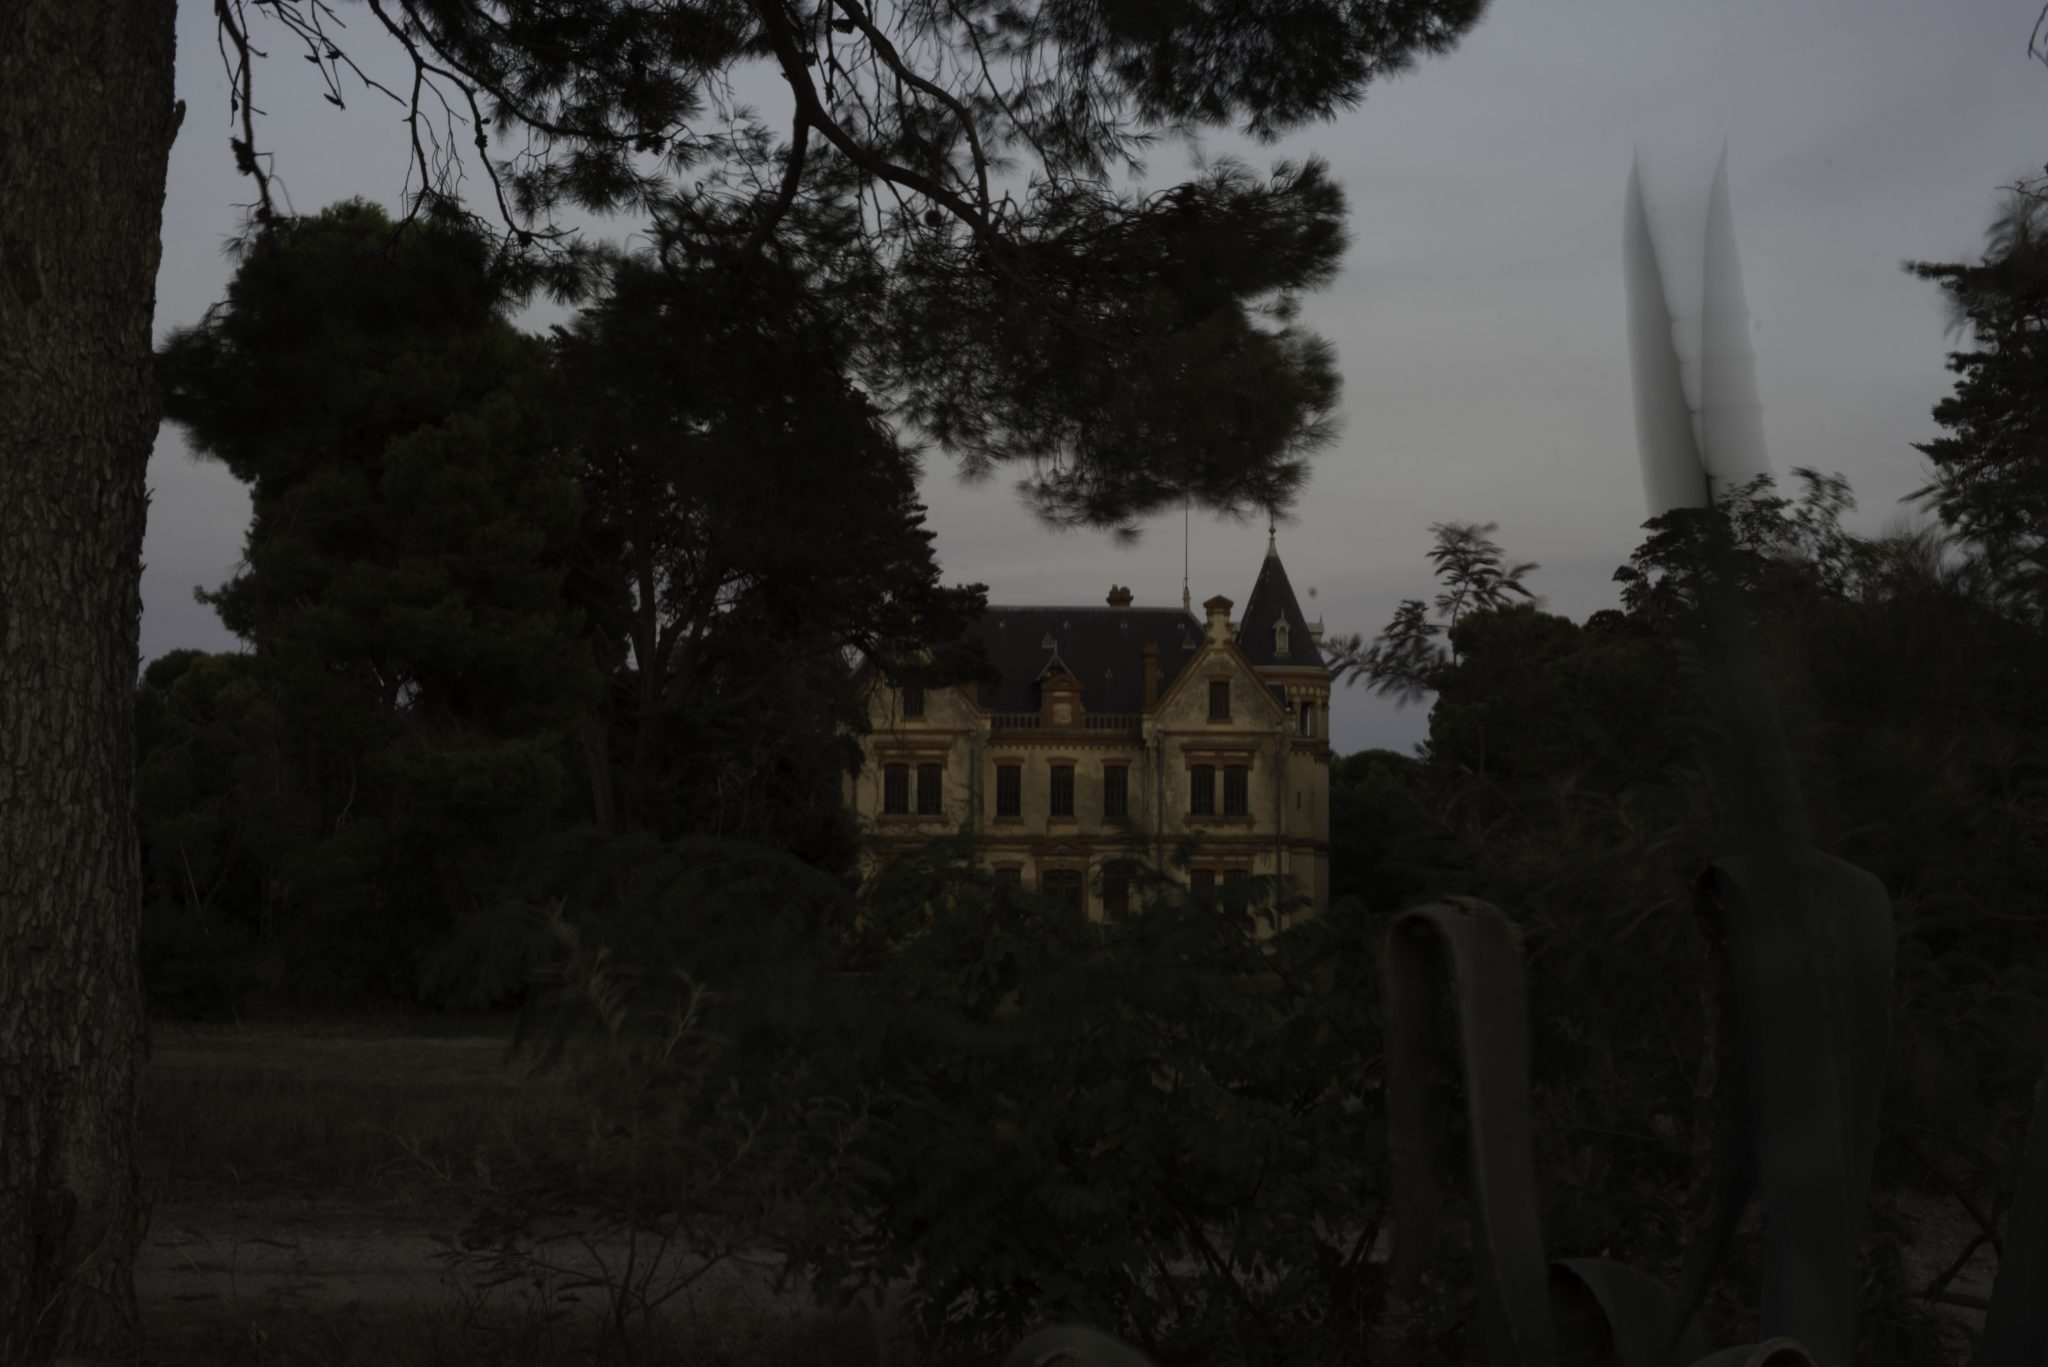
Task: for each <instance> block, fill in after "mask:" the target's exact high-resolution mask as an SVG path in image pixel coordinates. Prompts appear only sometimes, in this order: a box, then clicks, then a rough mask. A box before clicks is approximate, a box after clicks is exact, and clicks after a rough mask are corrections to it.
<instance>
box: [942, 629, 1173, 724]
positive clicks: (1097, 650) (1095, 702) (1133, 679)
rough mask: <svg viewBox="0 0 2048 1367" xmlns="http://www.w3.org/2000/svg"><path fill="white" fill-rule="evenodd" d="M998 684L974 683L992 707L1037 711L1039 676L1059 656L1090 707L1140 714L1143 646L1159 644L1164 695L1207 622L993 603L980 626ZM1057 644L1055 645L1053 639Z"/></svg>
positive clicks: (985, 704)
mask: <svg viewBox="0 0 2048 1367" xmlns="http://www.w3.org/2000/svg"><path fill="white" fill-rule="evenodd" d="M979 630H980V632H981V639H982V641H983V643H984V644H986V645H987V647H988V657H989V660H990V662H991V663H992V664H994V665H995V668H996V673H997V675H998V676H999V682H997V683H994V684H988V683H982V684H977V685H975V688H976V690H977V694H976V696H977V699H978V701H979V702H980V703H981V705H982V706H983V707H985V708H987V709H988V710H990V711H992V712H1036V711H1037V710H1038V681H1039V679H1040V678H1041V677H1042V676H1043V674H1044V672H1045V668H1046V666H1047V664H1048V663H1050V662H1051V660H1052V657H1053V655H1054V654H1055V653H1057V654H1058V656H1059V660H1060V663H1061V664H1063V665H1065V666H1066V668H1067V670H1068V672H1069V673H1071V674H1072V675H1073V676H1074V677H1075V678H1076V679H1079V680H1080V681H1081V706H1082V707H1084V708H1086V709H1087V710H1088V711H1090V712H1141V711H1143V710H1144V706H1145V657H1144V648H1145V647H1146V646H1147V645H1148V644H1150V645H1156V646H1158V647H1159V695H1160V696H1161V697H1164V696H1165V695H1166V690H1167V688H1168V687H1169V686H1170V685H1171V684H1172V683H1173V680H1174V678H1175V677H1176V676H1177V675H1179V673H1180V671H1181V669H1182V668H1183V667H1184V666H1185V665H1186V664H1187V662H1188V661H1189V660H1190V659H1192V658H1193V657H1194V655H1195V653H1196V651H1198V650H1200V649H1201V646H1202V625H1201V623H1199V622H1197V621H1196V620H1195V619H1194V618H1193V617H1192V616H1191V615H1189V614H1188V613H1185V612H1183V611H1181V610H1180V609H1179V608H1138V607H1130V608H1112V607H1068V608H1062V607H1049V608H1048V607H998V606H995V605H994V604H991V605H990V606H989V609H988V611H987V612H986V613H985V614H984V615H983V616H982V619H981V622H980V624H979ZM1048 641H1050V642H1051V644H1050V645H1048V644H1047V642H1048Z"/></svg>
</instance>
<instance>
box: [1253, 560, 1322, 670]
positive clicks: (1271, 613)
mask: <svg viewBox="0 0 2048 1367" xmlns="http://www.w3.org/2000/svg"><path fill="white" fill-rule="evenodd" d="M1276 622H1285V623H1287V652H1286V654H1284V655H1283V654H1281V653H1280V652H1278V651H1277V650H1275V649H1274V638H1273V624H1274V623H1276ZM1237 648H1238V649H1239V650H1241V651H1243V652H1244V657H1245V658H1246V659H1247V660H1250V661H1251V662H1252V663H1253V664H1254V665H1256V666H1258V667H1259V668H1261V669H1268V668H1280V667H1289V668H1296V669H1323V668H1327V666H1326V665H1325V664H1324V663H1323V653H1322V651H1321V650H1319V649H1317V647H1316V643H1315V638H1314V637H1312V636H1310V635H1309V634H1308V619H1307V618H1306V617H1303V616H1302V615H1301V604H1300V603H1298V602H1296V601H1295V598H1294V585H1292V584H1290V583H1288V582H1287V570H1286V568H1285V567H1284V566H1283V565H1281V563H1280V552H1279V550H1278V548H1277V547H1276V546H1275V545H1274V543H1273V541H1272V539H1271V538H1268V539H1267V541H1266V562H1265V563H1264V564H1263V565H1260V566H1259V578H1258V582H1257V583H1255V584H1253V585H1252V596H1251V597H1250V598H1248V599H1246V600H1245V605H1244V616H1243V617H1241V618H1240V619H1239V625H1238V629H1237Z"/></svg>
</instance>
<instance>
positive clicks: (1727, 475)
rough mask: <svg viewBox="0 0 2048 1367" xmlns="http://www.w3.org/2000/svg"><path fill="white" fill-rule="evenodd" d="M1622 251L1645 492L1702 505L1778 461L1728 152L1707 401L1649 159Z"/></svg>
mask: <svg viewBox="0 0 2048 1367" xmlns="http://www.w3.org/2000/svg"><path fill="white" fill-rule="evenodd" d="M1622 250H1623V263H1624V268H1625V270H1626V272H1627V279H1628V315H1629V359H1630V370H1631V372H1632V374H1633V376H1634V380H1635V407H1636V447H1637V451H1638V453H1639V454H1640V456H1641V458H1642V470H1643V493H1644V497H1645V498H1646V499H1647V501H1648V503H1649V508H1650V513H1651V515H1652V516H1655V515H1657V514H1660V513H1665V512H1669V511H1670V510H1671V509H1673V508H1677V507H1688V506H1690V507H1699V506H1702V505H1704V504H1705V503H1707V502H1708V501H1709V499H1710V498H1711V497H1712V495H1713V494H1715V493H1718V492H1719V491H1721V490H1724V489H1727V488H1730V487H1732V486H1734V485H1737V484H1741V483H1744V482H1745V481H1747V480H1750V479H1752V478H1754V477H1755V476H1757V475H1760V474H1765V473H1768V472H1769V471H1770V468H1771V464H1770V456H1769V453H1768V452H1767V451H1766V449H1765V446H1764V427H1763V406H1762V404H1761V403H1760V402H1759V401H1758V399H1757V389H1756V356H1755V353H1754V352H1753V351H1752V350H1751V349H1750V344H1749V307H1748V304H1747V303H1746V302H1745V301H1744V298H1743V290H1742V263H1741V261H1740V260H1739V259H1738V257H1737V255H1736V251H1735V217H1734V213H1733V211H1732V210H1731V209H1730V208H1729V204H1728V153H1727V151H1726V150H1725V149H1723V151H1722V153H1721V161H1720V164H1719V165H1718V166H1717V167H1716V168H1715V171H1714V189H1713V196H1712V198H1711V199H1710V200H1709V202H1708V207H1707V235H1706V256H1705V262H1704V265H1705V268H1706V269H1705V275H1704V281H1703V288H1702V291H1701V294H1702V299H1701V307H1700V310H1699V312H1698V314H1697V315H1695V316H1697V317H1698V318H1699V319H1700V372H1699V402H1698V405H1697V409H1695V407H1694V405H1693V404H1692V402H1691V401H1689V400H1688V399H1687V397H1686V393H1685V384H1684V380H1683V366H1682V364H1681V362H1680V360H1679V354H1678V345H1677V337H1676V335H1675V332H1674V328H1673V318H1672V309H1671V304H1670V298H1669V295H1668V293H1667V291H1666V288H1665V280H1664V274H1663V271H1662V270H1661V269H1660V268H1659V265H1658V261H1657V249H1656V246H1655V244H1654V242H1653V241H1652V240H1651V236H1650V221H1649V213H1648V210H1647V208H1646V207H1645V205H1644V203H1643V184H1642V171H1641V166H1640V163H1638V164H1637V165H1634V166H1631V167H1630V168H1629V177H1628V204H1627V207H1626V210H1625V216H1624V220H1623V236H1622Z"/></svg>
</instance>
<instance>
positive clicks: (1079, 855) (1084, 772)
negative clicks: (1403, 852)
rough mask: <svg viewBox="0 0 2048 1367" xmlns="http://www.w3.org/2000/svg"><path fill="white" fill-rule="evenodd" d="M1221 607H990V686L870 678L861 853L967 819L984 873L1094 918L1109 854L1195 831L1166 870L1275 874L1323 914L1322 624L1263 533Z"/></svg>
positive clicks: (1157, 857) (855, 803) (1163, 843)
mask: <svg viewBox="0 0 2048 1367" xmlns="http://www.w3.org/2000/svg"><path fill="white" fill-rule="evenodd" d="M1231 607H1232V604H1231V601H1230V600H1229V599H1228V598H1223V597H1217V598H1212V599H1210V600H1209V601H1208V602H1207V603H1205V604H1204V605H1203V609H1204V613H1205V620H1201V621H1198V620H1197V619H1196V618H1195V617H1194V616H1193V615H1192V614H1190V613H1188V612H1187V611H1185V610H1180V611H1167V610H1161V609H1147V608H1136V607H1133V606H1132V604H1131V595H1130V592H1129V591H1128V590H1125V589H1117V590H1113V591H1112V592H1111V594H1110V597H1109V604H1108V606H1107V607H1086V608H1078V607H1034V608H1004V607H993V606H992V607H991V608H990V609H989V613H988V617H987V619H986V620H985V621H984V622H983V624H982V631H983V637H984V640H985V641H986V642H987V643H988V645H989V647H990V657H991V659H992V660H993V661H994V662H995V664H996V666H997V669H998V672H999V674H1000V675H1001V677H1000V679H999V680H998V681H997V682H996V683H994V684H980V685H967V686H964V687H956V688H945V689H933V690H930V691H929V692H924V693H918V692H914V691H913V692H911V693H908V694H906V692H905V691H904V690H901V689H898V688H895V687H892V686H890V685H888V684H887V683H886V682H884V681H882V680H880V679H878V678H875V679H871V680H870V684H869V689H868V702H869V708H870V712H869V717H870V723H871V729H870V733H869V735H868V736H867V737H866V738H865V739H864V741H863V745H862V748H863V756H862V760H863V762H862V765H861V768H860V770H859V772H858V773H857V774H855V775H853V776H851V777H850V778H849V779H848V780H847V785H846V796H847V801H848V802H849V803H850V804H851V805H852V807H853V808H854V811H855V813H856V815H857V816H858V818H859V820H860V822H861V825H862V828H863V830H864V832H865V833H866V834H867V836H868V837H869V850H870V858H871V859H875V860H879V859H882V858H886V857H887V854H888V850H889V846H890V845H891V844H892V843H895V842H899V841H905V842H907V841H924V840H929V839H931V838H933V837H936V836H940V835H944V834H948V833H952V832H957V831H961V830H969V831H972V832H974V833H975V834H976V835H977V836H978V837H979V848H980V853H981V858H982V859H983V861H984V862H985V864H986V865H987V867H989V868H990V869H992V870H994V871H996V872H997V873H998V874H999V875H1003V876H1011V875H1014V876H1015V877H1016V878H1017V879H1018V880H1019V881H1020V882H1021V883H1023V884H1024V885H1026V886H1030V887H1035V888H1040V889H1043V890H1045V891H1047V892H1050V893H1053V894H1055V895H1060V896H1064V897H1066V898H1067V899H1068V900H1070V901H1072V902H1074V903H1076V904H1078V905H1079V906H1080V907H1081V908H1082V909H1083V910H1085V912H1086V913H1087V914H1088V915H1089V916H1090V917H1091V918H1093V919H1102V918H1104V917H1108V916H1114V915H1115V914H1116V913H1117V911H1118V910H1119V902H1120V898H1119V894H1118V889H1117V887H1116V880H1115V876H1114V866H1113V862H1112V861H1125V860H1138V861H1140V862H1142V863H1144V864H1146V865H1148V866H1150V867H1153V868H1158V869H1169V868H1171V865H1172V856H1173V853H1174V851H1175V850H1176V849H1177V848H1178V847H1179V846H1180V844H1181V842H1182V841H1183V839H1184V838H1185V837H1187V836H1189V835H1194V836H1196V837H1197V838H1198V843H1197V845H1196V852H1195V855H1194V857H1193V858H1192V859H1191V860H1190V862H1189V864H1188V866H1187V870H1186V871H1181V870H1177V869H1176V870H1173V876H1174V877H1176V878H1190V879H1192V880H1193V881H1195V882H1196V883H1198V884H1201V883H1206V882H1208V881H1211V880H1213V881H1215V882H1217V883H1227V882H1228V881H1229V880H1231V879H1232V878H1235V877H1240V876H1249V877H1258V878H1263V877H1269V876H1272V875H1275V874H1279V875H1283V876H1285V877H1286V878H1288V879H1290V880H1292V882H1293V884H1294V885H1295V887H1296V888H1297V889H1298V890H1299V892H1300V893H1301V894H1303V895H1305V896H1307V897H1308V898H1309V899H1310V902H1311V903H1312V907H1313V910H1314V911H1316V912H1320V911H1321V910H1323V909H1324V908H1326V907H1327V906H1328V904H1329V893H1330V869H1329V829H1330V807H1329V792H1330V784H1329V774H1330V770H1329V764H1330V747H1329V734H1330V733H1329V702H1330V684H1331V675H1330V671H1329V669H1328V668H1327V667H1326V666H1325V665H1324V663H1323V660H1322V656H1321V651H1320V649H1319V648H1318V644H1317V643H1318V641H1319V640H1320V638H1321V635H1322V628H1321V626H1320V625H1316V626H1313V627H1312V626H1310V625H1309V624H1308V623H1307V622H1306V621H1304V620H1303V619H1302V615H1301V609H1300V606H1299V604H1298V603H1297V602H1296V601H1295V597H1294V592H1293V589H1292V587H1291V586H1290V585H1289V584H1288V582H1287V577H1286V572H1285V570H1284V569H1282V568H1281V565H1280V560H1279V555H1278V553H1277V551H1276V550H1275V549H1274V548H1272V547H1271V546H1270V545H1269V547H1268V549H1267V556H1266V562H1265V564H1264V566H1263V567H1262V569H1261V572H1260V575H1259V581H1258V584H1257V586H1256V587H1255V588H1254V590H1253V593H1252V597H1251V599H1250V600H1248V602H1247V603H1246V607H1245V614H1244V618H1243V620H1242V621H1241V622H1233V621H1232V620H1231V618H1230V611H1231ZM1091 702H1092V703H1093V704H1094V706H1091V705H1090V704H1091ZM1006 770H1009V771H1011V772H1009V773H1005V771H1006ZM1118 771H1120V773H1119V772H1118ZM1119 790H1121V793H1122V798H1123V800H1122V803H1121V812H1120V813H1119V812H1118V811H1116V810H1113V808H1115V807H1116V806H1117V794H1118V792H1119ZM1106 872H1108V873H1110V874H1111V876H1110V878H1108V879H1105V877H1104V875H1105V873H1106Z"/></svg>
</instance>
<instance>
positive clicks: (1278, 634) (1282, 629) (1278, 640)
mask: <svg viewBox="0 0 2048 1367" xmlns="http://www.w3.org/2000/svg"><path fill="white" fill-rule="evenodd" d="M1273 653H1274V654H1275V655H1285V654H1286V653H1287V622H1286V619H1285V618H1282V619H1281V620H1280V621H1278V622H1275V623H1273Z"/></svg>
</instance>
